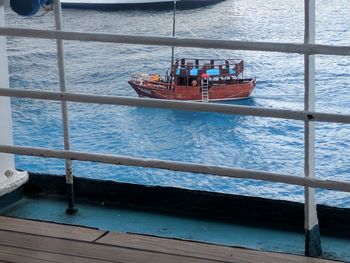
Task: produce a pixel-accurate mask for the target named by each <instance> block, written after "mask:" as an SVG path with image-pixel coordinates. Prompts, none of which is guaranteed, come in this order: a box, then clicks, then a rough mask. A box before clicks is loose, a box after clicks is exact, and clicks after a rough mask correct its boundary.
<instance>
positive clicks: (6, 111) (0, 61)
mask: <svg viewBox="0 0 350 263" xmlns="http://www.w3.org/2000/svg"><path fill="white" fill-rule="evenodd" d="M4 5H5V0H0V26H1V27H3V26H5V8H4ZM0 87H1V88H9V73H8V60H7V50H6V37H4V36H1V37H0ZM0 144H7V145H12V119H11V104H10V98H8V97H0ZM8 169H14V157H13V154H5V153H0V179H1V176H3V174H4V172H5V171H6V170H8Z"/></svg>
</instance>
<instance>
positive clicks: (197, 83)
mask: <svg viewBox="0 0 350 263" xmlns="http://www.w3.org/2000/svg"><path fill="white" fill-rule="evenodd" d="M243 71H244V64H243V60H242V59H239V60H237V59H236V60H234V59H222V60H219V59H186V58H182V59H177V60H176V61H175V62H174V63H173V65H172V67H171V68H170V69H169V70H168V71H167V73H166V74H165V76H164V77H161V76H160V75H157V74H155V75H147V74H138V75H133V76H131V79H130V80H129V81H128V83H129V84H130V85H131V87H132V88H133V89H134V90H135V91H136V92H137V94H138V95H139V96H142V97H149V98H156V99H168V100H189V101H204V102H208V101H219V100H233V99H243V98H247V97H249V96H250V94H251V93H252V91H253V89H254V88H255V85H256V80H255V78H244V77H243Z"/></svg>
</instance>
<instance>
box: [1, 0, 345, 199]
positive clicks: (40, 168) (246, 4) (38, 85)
mask: <svg viewBox="0 0 350 263" xmlns="http://www.w3.org/2000/svg"><path fill="white" fill-rule="evenodd" d="M303 2H304V1H302V0H290V1H277V0H269V1H266V0H226V1H224V2H222V3H219V4H216V5H213V6H207V7H203V8H198V9H194V10H179V11H178V13H177V22H178V23H177V35H178V36H181V37H193V35H191V33H189V31H188V30H187V29H186V27H187V28H190V29H191V30H192V31H193V32H194V33H195V34H197V35H198V36H199V37H203V38H213V39H232V40H251V41H275V42H292V43H302V42H303V35H304V33H303V17H304V15H303ZM349 13H350V6H349V5H348V2H347V1H346V0H338V1H336V2H334V3H333V2H330V1H326V0H320V1H317V10H316V16H317V29H316V31H317V36H316V41H317V42H318V43H322V44H332V45H349V44H350V30H349V25H350V16H349V15H348V14H349ZM63 15H64V29H65V30H75V31H83V32H90V31H93V32H109V33H119V34H149V35H156V36H170V35H171V31H172V16H171V11H170V10H169V11H166V10H165V11H164V10H163V11H149V10H148V11H136V10H135V11H133V10H129V11H113V12H107V11H93V10H90V11H89V10H74V9H64V10H63ZM7 24H8V25H9V26H16V27H26V26H29V27H32V28H50V29H53V27H54V22H53V14H50V13H49V14H47V15H45V16H42V17H37V18H32V19H25V18H20V17H17V16H15V15H14V13H11V12H10V11H9V10H8V21H7ZM8 44H9V63H10V76H11V87H13V88H23V89H40V90H49V91H57V90H59V84H58V70H57V63H56V45H55V41H51V40H33V39H19V38H9V41H8ZM219 52H220V54H222V56H224V57H231V58H232V57H240V58H244V60H245V63H246V69H247V73H246V75H252V76H253V75H254V76H256V77H257V88H256V90H255V91H254V93H253V96H252V98H250V99H246V100H240V101H233V102H228V103H232V104H240V105H247V106H252V107H266V108H283V109H293V110H302V109H303V90H304V87H303V56H302V55H298V54H283V53H263V52H242V51H234V52H233V51H227V50H221V51H219ZM65 53H66V70H67V73H66V75H67V88H68V90H69V91H70V92H82V93H89V94H99V95H100V94H103V95H109V94H110V95H122V96H130V97H136V94H135V93H134V91H133V90H132V89H131V88H130V87H129V86H128V84H127V80H128V79H129V76H130V74H131V73H139V72H144V73H148V72H165V70H166V69H167V67H168V66H169V63H170V62H169V61H170V55H171V48H169V47H158V46H156V47H154V46H153V47H152V46H137V45H122V44H103V43H84V42H65ZM176 55H177V57H182V56H191V57H196V56H198V57H217V56H218V55H217V54H216V53H215V51H213V50H204V49H193V48H177V49H176ZM316 67H317V74H316V79H317V80H316V93H317V101H316V108H317V110H318V111H322V112H336V113H343V114H349V113H350V89H349V87H350V58H347V57H331V56H317V57H316ZM12 107H13V119H14V139H15V143H16V144H17V145H25V146H40V147H50V148H55V149H62V148H63V138H62V127H61V113H60V104H59V103H56V102H49V101H39V100H34V101H33V100H29V99H12ZM69 109H70V120H71V122H70V123H71V140H72V148H73V150H77V151H88V152H99V153H109V154H118V155H128V156H134V157H147V158H158V159H169V160H176V161H187V162H195V163H203V164H213V165H225V166H231V167H240V168H249V169H259V170H263V171H271V172H281V173H288V174H291V175H296V176H303V162H304V159H303V158H304V157H303V155H304V153H303V123H302V122H298V121H289V120H278V119H272V118H257V117H249V116H230V115H223V114H209V113H196V112H184V111H178V110H159V109H147V108H142V107H122V106H103V105H94V104H79V103H74V104H69ZM349 135H350V126H349V125H343V124H328V123H322V124H317V125H316V175H317V177H320V178H323V179H332V180H345V181H349V178H350V147H349V146H350V138H349ZM16 162H17V163H16V165H17V167H18V168H20V169H27V170H30V171H36V172H45V173H53V174H64V162H63V161H61V160H55V159H46V160H45V159H42V158H34V157H25V156H17V157H16ZM73 169H74V174H75V175H77V176H85V177H91V178H101V179H108V180H116V181H121V182H132V183H142V184H151V185H166V186H175V187H183V188H191V189H202V190H210V191H217V192H225V193H236V194H237V193H238V194H243V195H254V196H263V197H270V198H276V199H286V200H294V201H302V200H303V188H301V187H296V186H289V185H284V184H272V183H262V182H259V181H253V180H238V179H228V178H218V177H214V176H208V175H194V174H189V173H179V172H169V171H164V170H158V169H143V168H135V167H123V166H112V165H103V164H95V163H87V162H74V163H73ZM317 201H318V202H319V203H323V204H330V205H337V206H349V205H350V196H349V194H346V193H341V192H334V191H318V197H317Z"/></svg>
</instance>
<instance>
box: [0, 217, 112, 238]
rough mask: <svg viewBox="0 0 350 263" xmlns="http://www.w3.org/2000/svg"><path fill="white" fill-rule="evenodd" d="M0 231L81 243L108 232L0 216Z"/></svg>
mask: <svg viewBox="0 0 350 263" xmlns="http://www.w3.org/2000/svg"><path fill="white" fill-rule="evenodd" d="M0 229H1V230H9V231H17V232H22V233H28V234H33V235H42V236H49V237H57V238H68V239H74V240H81V241H94V240H96V239H97V238H99V237H100V236H102V235H103V234H105V233H106V231H101V230H97V229H93V228H88V227H79V226H71V225H62V224H54V223H46V222H41V221H34V220H26V219H18V218H12V217H5V216H0Z"/></svg>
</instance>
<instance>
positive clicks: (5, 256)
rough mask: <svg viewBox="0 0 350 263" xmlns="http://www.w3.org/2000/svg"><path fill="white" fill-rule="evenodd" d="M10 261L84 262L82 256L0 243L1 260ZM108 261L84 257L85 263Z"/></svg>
mask: <svg viewBox="0 0 350 263" xmlns="http://www.w3.org/2000/svg"><path fill="white" fill-rule="evenodd" d="M3 260H4V261H10V262H33V263H35V262H39V263H42V262H55V263H67V262H69V263H75V262H77V263H78V262H79V263H80V262H82V258H81V257H76V256H71V255H62V254H57V253H50V252H43V251H38V250H32V249H24V248H18V247H13V246H4V245H0V261H3ZM103 262H106V261H102V260H94V259H87V258H84V263H103Z"/></svg>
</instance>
